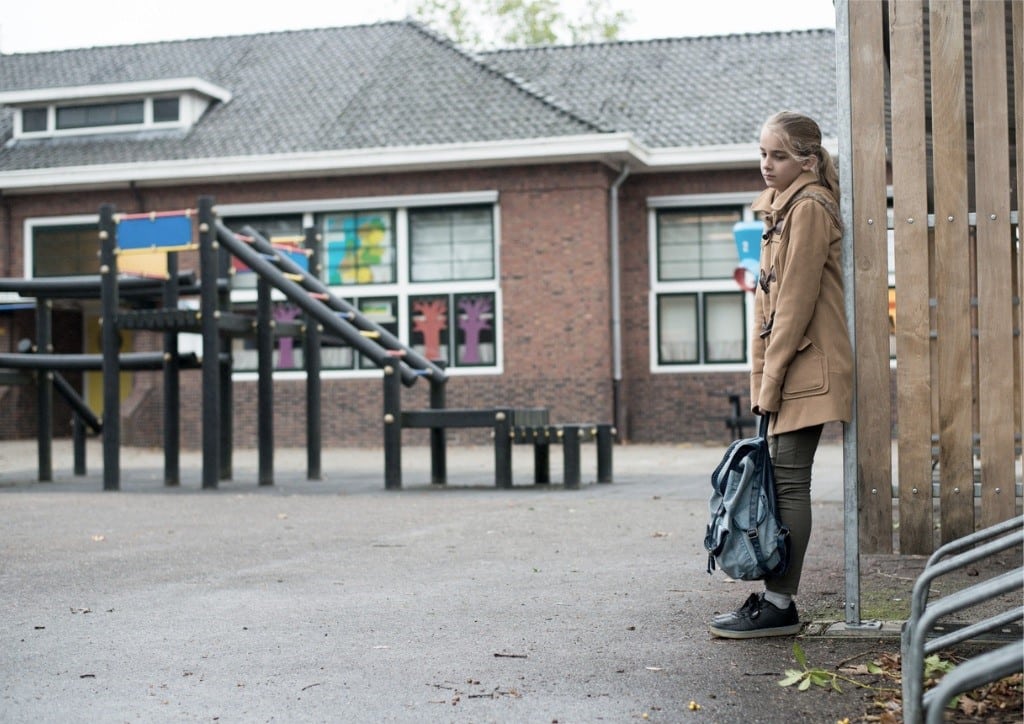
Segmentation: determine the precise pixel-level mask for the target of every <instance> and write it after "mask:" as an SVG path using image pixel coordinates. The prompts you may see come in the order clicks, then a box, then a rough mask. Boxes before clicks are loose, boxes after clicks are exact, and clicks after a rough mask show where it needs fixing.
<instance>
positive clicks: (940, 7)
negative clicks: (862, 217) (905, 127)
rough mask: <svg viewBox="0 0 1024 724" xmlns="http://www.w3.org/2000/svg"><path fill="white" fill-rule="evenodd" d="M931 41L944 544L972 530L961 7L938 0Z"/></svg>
mask: <svg viewBox="0 0 1024 724" xmlns="http://www.w3.org/2000/svg"><path fill="white" fill-rule="evenodd" d="M929 27H930V40H931V56H930V59H931V91H932V104H931V111H932V143H933V148H934V149H935V151H934V156H935V160H934V163H933V188H934V197H935V202H934V209H935V289H936V300H937V306H936V326H937V331H938V336H937V347H936V351H937V357H938V374H939V377H938V384H939V391H940V393H939V420H938V427H939V484H940V485H939V499H940V522H941V540H942V541H943V542H947V541H951V540H954V539H956V538H959V537H962V536H964V535H967V534H969V533H972V532H973V531H974V500H973V497H974V496H973V480H974V461H973V457H972V439H973V430H972V424H971V422H972V420H971V418H972V409H973V403H972V376H971V373H972V365H971V354H970V350H971V348H972V339H971V314H970V309H971V306H970V305H971V280H970V269H969V265H968V264H967V259H968V258H969V247H970V240H969V235H968V218H967V217H968V208H969V207H968V189H967V113H966V110H967V109H966V96H965V87H964V84H965V72H964V33H963V4H962V2H960V0H952V1H951V0H933V1H932V2H931V4H930V5H929Z"/></svg>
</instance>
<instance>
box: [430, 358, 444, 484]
mask: <svg viewBox="0 0 1024 724" xmlns="http://www.w3.org/2000/svg"><path fill="white" fill-rule="evenodd" d="M445 397H446V395H445V380H435V379H434V378H433V377H431V378H430V409H431V410H443V409H444V408H445V405H446V404H447V402H446V400H445ZM430 482H431V483H432V484H433V485H446V484H447V483H448V445H447V433H446V431H445V428H443V427H432V428H430Z"/></svg>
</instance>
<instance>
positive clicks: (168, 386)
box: [162, 251, 181, 487]
mask: <svg viewBox="0 0 1024 724" xmlns="http://www.w3.org/2000/svg"><path fill="white" fill-rule="evenodd" d="M162 303H163V306H164V309H176V308H177V307H178V253H177V252H173V251H172V252H170V253H168V254H167V281H166V282H164V287H163V299H162ZM163 381H164V485H167V486H170V487H174V486H177V485H181V364H180V362H179V360H178V332H177V330H173V329H172V330H168V331H166V332H164V380H163Z"/></svg>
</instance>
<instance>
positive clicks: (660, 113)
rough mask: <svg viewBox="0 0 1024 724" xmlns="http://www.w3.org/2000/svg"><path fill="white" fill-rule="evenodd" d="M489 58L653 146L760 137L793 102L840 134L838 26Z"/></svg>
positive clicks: (579, 110) (533, 85)
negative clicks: (772, 118) (766, 124)
mask: <svg viewBox="0 0 1024 724" xmlns="http://www.w3.org/2000/svg"><path fill="white" fill-rule="evenodd" d="M482 58H483V60H484V61H485V62H488V63H490V64H491V65H493V66H494V67H496V68H499V69H501V70H503V71H504V72H506V73H510V74H512V75H513V76H516V77H518V78H521V79H523V80H524V81H525V82H526V83H527V84H528V86H529V87H531V88H533V89H535V90H537V91H538V92H540V93H544V94H548V95H551V96H554V97H556V98H558V99H560V100H561V102H562V103H565V104H566V105H568V106H569V107H570V108H572V109H574V110H575V111H576V112H577V113H579V114H580V115H583V116H585V117H587V118H589V119H590V120H591V121H593V122H595V123H598V124H601V125H602V126H606V127H610V128H614V129H615V130H617V131H631V132H633V133H634V134H636V136H637V137H638V138H639V139H640V140H641V141H642V142H643V143H644V144H645V145H648V146H651V147H661V146H707V145H722V144H734V143H751V142H755V141H756V140H757V134H758V132H759V129H760V126H761V123H762V122H763V121H764V119H765V118H766V117H768V116H769V115H771V114H772V113H774V112H775V111H778V110H782V109H784V108H788V109H791V110H798V111H801V112H803V113H807V114H809V115H810V116H812V117H813V118H815V119H816V120H817V121H818V123H819V124H820V125H821V128H822V132H823V133H824V135H825V136H831V137H833V138H834V137H836V136H837V128H836V91H835V88H836V51H835V34H834V33H833V32H832V31H831V30H812V31H799V32H783V33H764V34H756V35H722V36H708V37H699V38H676V39H666V40H650V41H637V42H624V43H596V44H589V45H574V46H551V47H537V48H524V49H516V50H500V51H495V52H492V53H486V54H484V55H483V56H482Z"/></svg>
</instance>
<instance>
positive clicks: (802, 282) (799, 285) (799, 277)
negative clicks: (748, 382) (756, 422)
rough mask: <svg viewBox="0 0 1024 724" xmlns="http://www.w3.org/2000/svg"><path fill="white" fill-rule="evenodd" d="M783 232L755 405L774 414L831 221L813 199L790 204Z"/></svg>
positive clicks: (813, 297)
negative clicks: (767, 337) (772, 308)
mask: <svg viewBox="0 0 1024 724" xmlns="http://www.w3.org/2000/svg"><path fill="white" fill-rule="evenodd" d="M787 217H788V218H787V219H786V222H785V223H786V225H787V227H788V229H787V233H786V234H785V235H784V236H785V238H784V239H783V244H782V247H781V248H780V249H779V252H778V254H777V256H776V259H775V274H776V285H777V286H776V288H775V290H774V296H775V300H774V301H775V321H774V324H773V326H772V333H771V337H770V338H769V340H768V343H767V345H765V347H764V350H763V354H764V361H763V364H762V366H761V367H762V375H761V381H760V389H759V391H758V397H757V402H756V405H757V407H759V408H760V409H761V410H764V411H768V412H775V411H778V409H779V407H780V405H781V404H782V388H783V385H784V383H785V380H786V372H787V370H788V369H789V365H790V363H791V362H792V361H793V357H794V356H795V355H796V351H797V349H798V348H799V347H800V343H801V342H802V340H803V338H804V336H805V334H806V332H807V326H808V324H809V323H810V321H811V317H813V316H814V307H815V304H816V303H817V300H818V294H819V292H820V290H821V275H822V272H823V271H824V268H825V262H826V261H827V260H828V253H829V245H830V241H831V236H832V231H833V226H834V225H833V222H832V218H831V216H830V215H829V213H828V212H827V211H826V210H825V208H824V207H823V206H822V205H821V204H820V203H818V202H816V201H814V200H813V199H802V200H800V201H798V202H796V203H795V204H794V205H793V206H792V207H791V208H790V209H789V213H788V214H787Z"/></svg>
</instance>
